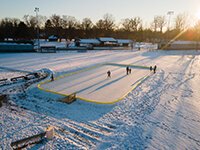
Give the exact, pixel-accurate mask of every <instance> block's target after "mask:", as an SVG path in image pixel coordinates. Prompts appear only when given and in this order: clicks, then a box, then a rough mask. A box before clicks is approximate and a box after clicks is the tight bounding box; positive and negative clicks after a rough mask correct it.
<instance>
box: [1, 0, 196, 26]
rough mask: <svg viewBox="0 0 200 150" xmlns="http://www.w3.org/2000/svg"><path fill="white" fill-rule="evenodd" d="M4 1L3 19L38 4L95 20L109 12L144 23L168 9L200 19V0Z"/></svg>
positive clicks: (46, 9)
mask: <svg viewBox="0 0 200 150" xmlns="http://www.w3.org/2000/svg"><path fill="white" fill-rule="evenodd" d="M0 4H1V5H0V18H5V17H9V18H14V17H15V18H19V19H22V18H23V16H24V15H35V12H34V9H35V7H38V8H39V9H40V10H39V14H40V15H43V16H47V17H49V16H51V15H52V14H57V15H60V16H62V15H69V16H74V17H76V19H78V20H80V21H81V20H82V19H83V18H85V17H87V18H88V17H89V18H90V19H91V20H92V21H93V22H96V21H97V20H99V19H101V18H103V15H104V14H106V13H109V14H112V15H113V16H114V18H115V21H116V22H120V21H121V20H122V19H124V18H132V17H141V19H142V20H143V23H148V22H151V21H153V18H154V16H156V15H165V16H166V17H167V12H168V11H174V15H172V16H171V18H172V19H173V17H175V16H176V15H177V14H179V13H184V12H186V13H189V14H191V15H194V16H195V15H196V14H197V13H198V14H199V18H200V0H54V1H52V0H0Z"/></svg>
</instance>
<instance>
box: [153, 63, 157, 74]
mask: <svg viewBox="0 0 200 150" xmlns="http://www.w3.org/2000/svg"><path fill="white" fill-rule="evenodd" d="M156 69H157V66H156V65H155V66H154V68H153V73H156Z"/></svg>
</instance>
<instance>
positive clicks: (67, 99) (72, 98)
mask: <svg viewBox="0 0 200 150" xmlns="http://www.w3.org/2000/svg"><path fill="white" fill-rule="evenodd" d="M75 100H76V93H73V94H70V95H69V96H67V97H65V98H63V99H62V100H61V102H64V103H67V104H71V103H72V102H74V101H75Z"/></svg>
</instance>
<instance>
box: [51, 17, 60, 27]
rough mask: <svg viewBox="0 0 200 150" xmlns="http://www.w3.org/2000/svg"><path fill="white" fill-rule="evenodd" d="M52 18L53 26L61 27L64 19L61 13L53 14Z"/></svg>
mask: <svg viewBox="0 0 200 150" xmlns="http://www.w3.org/2000/svg"><path fill="white" fill-rule="evenodd" d="M50 20H51V23H52V26H53V27H56V28H58V27H61V24H62V19H61V17H60V16H59V15H56V14H54V15H52V16H51V17H50Z"/></svg>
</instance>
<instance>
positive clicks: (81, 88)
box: [40, 65, 150, 103]
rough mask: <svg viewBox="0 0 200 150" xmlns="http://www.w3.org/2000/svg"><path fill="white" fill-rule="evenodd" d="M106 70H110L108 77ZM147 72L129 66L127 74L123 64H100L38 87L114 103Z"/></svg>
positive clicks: (81, 97) (89, 99)
mask: <svg viewBox="0 0 200 150" xmlns="http://www.w3.org/2000/svg"><path fill="white" fill-rule="evenodd" d="M108 70H110V71H111V77H110V78H109V77H108V76H107V71H108ZM149 73H150V72H149V70H147V69H142V68H139V69H138V68H131V74H129V75H127V72H126V67H125V66H115V65H102V66H97V67H96V68H93V69H89V70H87V71H81V72H77V73H75V74H72V75H66V76H64V77H61V78H58V79H56V80H55V81H52V82H48V83H45V84H41V85H40V87H41V88H42V89H44V90H48V91H52V92H54V93H55V92H56V93H58V94H64V95H69V94H72V93H76V96H77V97H78V98H79V99H82V100H86V101H91V102H96V103H114V102H116V101H119V100H120V99H122V98H123V97H124V96H126V95H127V94H128V93H129V92H130V91H131V90H132V89H134V88H135V87H136V86H137V84H138V83H139V82H140V81H141V80H142V79H143V78H144V77H146V76H147V75H148V74H149Z"/></svg>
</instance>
